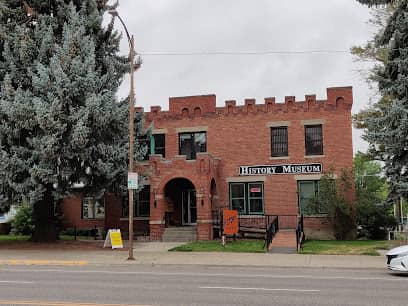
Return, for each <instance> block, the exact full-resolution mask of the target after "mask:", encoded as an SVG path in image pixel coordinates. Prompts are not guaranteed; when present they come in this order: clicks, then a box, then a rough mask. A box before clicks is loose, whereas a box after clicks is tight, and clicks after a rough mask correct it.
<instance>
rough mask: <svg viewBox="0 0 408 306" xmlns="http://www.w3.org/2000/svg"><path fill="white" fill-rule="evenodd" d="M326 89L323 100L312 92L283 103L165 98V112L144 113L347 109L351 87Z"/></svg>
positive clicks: (188, 114)
mask: <svg viewBox="0 0 408 306" xmlns="http://www.w3.org/2000/svg"><path fill="white" fill-rule="evenodd" d="M326 91H327V99H326V100H317V99H316V95H313V94H312V95H305V97H304V100H301V101H297V100H296V97H295V96H285V99H284V101H283V102H276V99H275V97H269V98H265V99H264V103H263V104H257V103H256V100H255V99H245V101H244V105H237V102H236V101H235V100H227V101H225V104H224V106H223V107H216V96H215V95H201V96H188V97H171V98H169V111H162V109H161V106H151V107H150V112H149V113H147V116H148V119H150V120H153V119H155V118H160V117H163V118H170V117H171V118H174V119H177V118H178V119H183V118H197V117H202V116H206V117H207V116H210V117H211V116H220V115H221V116H222V115H233V114H251V113H257V112H264V113H265V112H272V113H279V112H283V113H287V112H313V111H320V110H327V111H335V110H341V109H343V110H347V111H350V110H351V107H352V105H353V90H352V87H351V86H349V87H331V88H327V90H326ZM139 111H140V109H139Z"/></svg>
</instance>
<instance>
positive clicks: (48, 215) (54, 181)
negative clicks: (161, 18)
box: [0, 0, 143, 241]
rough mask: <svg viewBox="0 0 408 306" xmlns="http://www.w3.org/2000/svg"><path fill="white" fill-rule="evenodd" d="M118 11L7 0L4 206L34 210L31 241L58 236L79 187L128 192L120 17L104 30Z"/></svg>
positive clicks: (0, 120) (0, 75)
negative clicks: (59, 205)
mask: <svg viewBox="0 0 408 306" xmlns="http://www.w3.org/2000/svg"><path fill="white" fill-rule="evenodd" d="M113 8H115V6H114V7H111V6H109V5H107V0H99V1H96V0H85V1H65V0H64V1H63V0H49V1H40V0H33V1H16V0H15V1H14V0H12V1H4V0H0V27H1V28H0V209H3V210H6V209H7V208H8V207H9V205H10V203H18V202H28V203H30V204H31V205H33V220H34V224H35V229H34V234H33V235H32V240H33V241H53V240H55V239H56V237H57V233H56V228H55V216H54V204H55V202H56V201H58V200H60V199H62V198H63V197H65V196H67V195H69V194H71V193H72V192H73V187H74V184H75V183H79V182H80V183H83V184H84V189H83V192H84V193H88V194H93V195H99V196H100V195H102V194H103V193H104V192H105V191H112V192H117V193H118V192H120V191H123V190H125V188H126V186H125V182H126V180H125V177H126V173H127V152H128V125H127V122H128V101H121V102H118V101H117V98H116V93H117V89H118V87H119V85H120V83H121V81H122V78H123V76H124V74H125V73H126V72H127V71H128V67H129V64H128V59H127V58H126V57H121V56H119V55H118V50H119V49H118V48H119V41H120V35H118V33H117V32H115V31H114V30H113V19H112V20H111V22H110V24H109V25H108V26H107V27H106V28H104V27H102V20H103V15H104V13H105V12H106V11H107V10H109V9H113ZM140 133H143V123H142V118H141V116H137V118H136V122H135V134H136V135H138V134H140ZM141 151H143V149H142V150H137V149H136V150H135V152H141ZM141 153H143V152H141ZM138 157H140V156H137V155H136V156H135V158H138Z"/></svg>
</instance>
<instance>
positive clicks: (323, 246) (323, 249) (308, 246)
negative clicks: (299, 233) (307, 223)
mask: <svg viewBox="0 0 408 306" xmlns="http://www.w3.org/2000/svg"><path fill="white" fill-rule="evenodd" d="M397 245H399V243H398V241H388V240H345V241H337V240H306V242H305V243H304V246H303V251H302V252H301V253H302V254H322V255H373V256H378V255H380V254H379V253H378V252H377V250H380V249H383V250H384V249H390V248H393V247H395V246H397Z"/></svg>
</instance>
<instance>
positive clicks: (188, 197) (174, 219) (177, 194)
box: [164, 178, 197, 226]
mask: <svg viewBox="0 0 408 306" xmlns="http://www.w3.org/2000/svg"><path fill="white" fill-rule="evenodd" d="M164 195H165V198H166V202H167V203H166V204H167V208H166V226H183V225H193V224H194V225H195V224H197V199H196V189H195V187H194V185H193V183H192V182H191V181H189V180H188V179H185V178H176V179H172V180H171V181H169V182H168V183H167V184H166V186H165V188H164Z"/></svg>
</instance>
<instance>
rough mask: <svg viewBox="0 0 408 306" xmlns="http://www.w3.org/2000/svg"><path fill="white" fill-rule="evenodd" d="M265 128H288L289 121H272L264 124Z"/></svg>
mask: <svg viewBox="0 0 408 306" xmlns="http://www.w3.org/2000/svg"><path fill="white" fill-rule="evenodd" d="M266 126H267V127H280V126H290V121H272V122H268V123H267V124H266Z"/></svg>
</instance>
